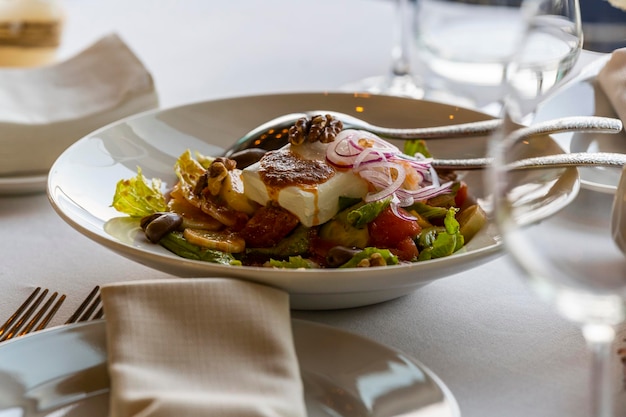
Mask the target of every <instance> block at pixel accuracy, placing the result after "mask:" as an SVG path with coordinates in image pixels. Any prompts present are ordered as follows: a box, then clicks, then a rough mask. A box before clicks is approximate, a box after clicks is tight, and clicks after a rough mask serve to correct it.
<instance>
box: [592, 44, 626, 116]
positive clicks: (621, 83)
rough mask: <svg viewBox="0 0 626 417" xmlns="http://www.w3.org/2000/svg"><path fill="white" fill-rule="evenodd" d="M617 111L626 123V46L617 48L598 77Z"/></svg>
mask: <svg viewBox="0 0 626 417" xmlns="http://www.w3.org/2000/svg"><path fill="white" fill-rule="evenodd" d="M596 80H597V81H598V84H599V85H600V87H601V88H602V91H604V93H605V94H606V96H607V98H608V99H609V101H610V103H611V105H612V106H613V109H614V110H615V113H617V116H618V117H619V118H620V119H621V120H622V122H624V123H626V48H621V49H616V50H615V51H613V52H612V53H611V57H610V59H609V60H608V61H607V63H606V64H605V65H604V67H603V68H602V69H601V70H600V72H599V73H598V76H597V77H596Z"/></svg>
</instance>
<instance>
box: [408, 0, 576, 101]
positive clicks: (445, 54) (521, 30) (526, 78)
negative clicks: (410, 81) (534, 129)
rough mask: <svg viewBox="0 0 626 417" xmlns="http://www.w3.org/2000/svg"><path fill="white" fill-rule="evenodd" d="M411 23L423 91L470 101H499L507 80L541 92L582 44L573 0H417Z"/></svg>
mask: <svg viewBox="0 0 626 417" xmlns="http://www.w3.org/2000/svg"><path fill="white" fill-rule="evenodd" d="M414 28H415V48H416V55H417V57H418V58H419V60H420V61H421V62H422V64H423V65H422V66H421V68H422V69H423V71H424V73H423V74H422V78H423V79H424V80H425V85H424V89H425V98H428V99H434V100H439V101H444V102H450V103H453V104H460V105H466V106H472V107H478V108H483V107H485V106H488V105H493V104H494V103H495V104H498V103H500V102H501V99H502V97H503V96H504V93H505V91H504V88H505V85H507V84H508V85H509V87H515V88H516V90H519V93H521V94H524V95H526V96H528V95H530V94H534V95H537V94H538V92H539V93H540V94H544V93H545V92H546V91H547V90H548V89H549V88H551V87H552V86H553V85H554V84H555V83H557V82H558V81H559V80H560V79H562V78H563V77H564V76H565V75H566V74H567V72H569V70H570V69H571V67H572V66H573V63H574V62H575V61H576V57H577V56H578V53H579V51H580V48H581V45H582V29H581V23H580V10H579V7H578V2H577V0H563V1H560V0H420V1H419V2H418V3H417V7H416V11H415V23H414ZM523 39H524V40H525V41H524V42H522V40H523ZM522 46H523V47H522ZM516 55H521V59H517V60H515V59H514V58H515V57H516ZM512 62H516V63H517V65H519V68H516V69H515V70H514V71H511V69H510V68H509V66H510V65H511V63H512ZM512 73H513V74H515V76H516V78H515V79H510V75H511V74H512ZM499 109H500V106H496V110H499Z"/></svg>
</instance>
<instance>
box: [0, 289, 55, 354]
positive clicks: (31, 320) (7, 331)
mask: <svg viewBox="0 0 626 417" xmlns="http://www.w3.org/2000/svg"><path fill="white" fill-rule="evenodd" d="M41 290H42V289H41V287H37V288H35V290H34V291H33V292H32V293H31V295H29V296H28V298H27V299H26V300H25V301H24V302H23V303H22V305H21V306H19V308H18V309H17V310H16V311H15V313H13V314H12V315H11V317H9V319H8V320H7V321H6V322H5V323H4V324H3V325H2V326H1V327H0V342H2V341H4V340H9V339H12V338H14V337H18V336H23V335H25V334H27V333H31V332H35V331H38V330H42V329H44V328H45V327H46V326H47V325H48V323H49V322H50V320H52V318H53V317H54V315H55V314H56V313H57V311H58V310H59V308H60V307H61V304H63V301H65V294H61V296H60V297H59V293H58V292H54V293H52V295H51V296H50V297H49V298H48V299H47V301H46V302H45V303H44V304H43V305H42V306H41V307H39V306H40V305H41V303H42V302H44V300H45V299H46V297H47V295H48V293H49V290H48V289H45V290H43V292H42V291H41ZM40 292H41V294H39V293H40ZM57 297H59V298H58V300H57ZM55 300H56V302H55Z"/></svg>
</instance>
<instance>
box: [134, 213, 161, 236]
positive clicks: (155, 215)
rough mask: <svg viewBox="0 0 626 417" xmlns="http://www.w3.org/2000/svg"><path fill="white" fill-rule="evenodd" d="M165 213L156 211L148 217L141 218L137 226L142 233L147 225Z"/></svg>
mask: <svg viewBox="0 0 626 417" xmlns="http://www.w3.org/2000/svg"><path fill="white" fill-rule="evenodd" d="M165 213H167V212H165V211H158V212H156V213H152V214H150V215H148V216H145V217H142V218H141V220H140V221H139V226H141V229H142V230H143V231H145V230H146V227H147V226H148V224H150V222H152V221H153V220H155V219H157V218H159V217H161V216H162V215H164V214H165Z"/></svg>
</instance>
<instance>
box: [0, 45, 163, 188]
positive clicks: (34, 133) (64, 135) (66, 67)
mask: <svg viewBox="0 0 626 417" xmlns="http://www.w3.org/2000/svg"><path fill="white" fill-rule="evenodd" d="M157 106H158V98H157V94H156V92H155V88H154V83H153V80H152V76H151V75H150V73H149V72H148V71H147V70H146V68H145V67H144V66H143V64H142V63H141V62H140V61H139V59H138V58H137V57H136V56H135V55H134V54H133V52H132V51H131V50H130V49H129V48H128V46H126V44H125V43H124V42H123V41H122V40H121V39H120V38H119V37H118V36H117V35H115V34H111V35H108V36H105V37H104V38H102V39H100V40H99V41H97V42H96V43H95V44H93V45H92V46H90V47H88V48H87V49H85V50H84V51H82V52H80V53H79V54H78V55H76V56H74V57H72V58H70V59H68V60H66V61H63V62H60V63H58V64H55V65H50V66H43V67H37V68H5V69H1V70H0V175H5V176H8V175H25V174H33V173H43V172H46V171H47V170H48V169H49V168H50V166H51V165H52V163H53V162H54V161H55V160H56V158H57V157H58V156H59V155H60V154H61V153H62V152H63V150H64V149H65V148H67V147H68V146H69V145H71V144H72V143H73V142H75V141H76V140H77V139H80V138H81V137H83V136H85V135H86V134H88V133H90V132H91V131H93V130H96V129H98V128H100V127H102V126H104V125H106V124H108V123H110V122H113V121H115V120H118V119H120V118H123V117H125V116H129V115H131V114H134V113H138V112H140V111H144V110H148V109H153V108H155V107H157Z"/></svg>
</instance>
